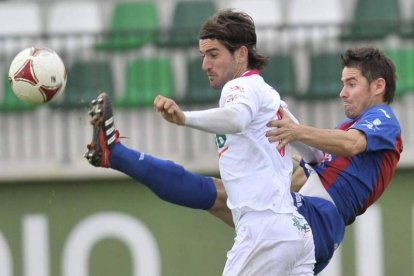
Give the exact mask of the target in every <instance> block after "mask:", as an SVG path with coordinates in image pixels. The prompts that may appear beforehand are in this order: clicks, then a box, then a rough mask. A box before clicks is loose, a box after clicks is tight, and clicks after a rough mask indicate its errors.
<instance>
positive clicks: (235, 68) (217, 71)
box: [199, 39, 244, 89]
mask: <svg viewBox="0 0 414 276" xmlns="http://www.w3.org/2000/svg"><path fill="white" fill-rule="evenodd" d="M199 48H200V53H201V57H202V59H203V64H202V69H203V70H204V71H205V72H206V73H207V76H208V80H209V81H210V86H211V87H212V88H215V89H221V88H223V86H224V85H225V84H226V83H227V82H228V81H230V80H232V79H234V78H237V77H240V76H241V74H242V73H243V72H244V71H243V69H242V68H241V66H240V64H239V63H238V62H237V59H236V56H237V55H238V50H236V51H235V52H234V53H233V54H232V53H230V51H229V50H228V49H227V48H226V47H224V46H223V44H221V43H220V42H219V41H218V40H216V39H201V40H200V41H199Z"/></svg>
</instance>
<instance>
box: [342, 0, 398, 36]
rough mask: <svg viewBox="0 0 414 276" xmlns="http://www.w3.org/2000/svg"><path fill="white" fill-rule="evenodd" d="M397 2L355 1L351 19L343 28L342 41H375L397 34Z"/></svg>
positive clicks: (379, 0)
mask: <svg viewBox="0 0 414 276" xmlns="http://www.w3.org/2000/svg"><path fill="white" fill-rule="evenodd" d="M400 20H401V12H400V5H399V0H357V1H356V4H355V9H354V15H353V19H352V21H351V22H350V24H348V25H346V26H345V27H344V30H343V33H342V34H341V39H342V40H355V41H357V40H375V39H381V38H384V37H386V36H387V35H389V34H399V28H400V23H401V22H400Z"/></svg>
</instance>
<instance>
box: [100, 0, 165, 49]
mask: <svg viewBox="0 0 414 276" xmlns="http://www.w3.org/2000/svg"><path fill="white" fill-rule="evenodd" d="M158 31H159V18H158V11H157V7H156V4H155V3H153V2H119V3H115V7H114V10H113V12H112V16H111V22H110V27H109V31H108V32H107V33H106V34H105V35H104V40H103V41H102V42H100V43H98V44H97V45H96V48H97V49H99V50H126V49H134V48H139V47H141V46H143V45H145V44H148V43H153V42H155V41H156V39H157V33H158Z"/></svg>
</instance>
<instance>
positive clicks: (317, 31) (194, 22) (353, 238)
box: [0, 0, 414, 276]
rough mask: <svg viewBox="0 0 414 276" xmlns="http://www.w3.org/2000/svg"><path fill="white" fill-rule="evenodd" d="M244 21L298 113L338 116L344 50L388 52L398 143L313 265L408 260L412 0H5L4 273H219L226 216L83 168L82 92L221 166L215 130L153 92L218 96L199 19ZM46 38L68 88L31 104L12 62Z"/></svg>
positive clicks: (183, 158) (369, 269)
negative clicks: (182, 117)
mask: <svg viewBox="0 0 414 276" xmlns="http://www.w3.org/2000/svg"><path fill="white" fill-rule="evenodd" d="M229 7H231V8H236V9H241V10H243V11H245V12H247V13H249V14H250V15H251V16H252V17H253V19H254V20H255V23H256V27H257V34H258V49H259V51H260V52H262V53H264V54H266V55H268V56H269V57H270V58H271V59H270V64H269V65H268V67H267V68H266V69H265V70H263V71H262V75H263V76H264V78H265V79H266V80H267V82H268V83H270V84H272V85H273V86H274V87H275V88H276V89H277V90H278V92H279V93H280V94H281V95H282V98H284V100H285V101H286V102H287V103H288V104H289V108H290V109H291V111H292V112H293V113H294V114H295V115H296V116H297V117H298V118H299V120H300V121H301V122H302V123H304V124H309V125H312V126H316V127H323V128H332V127H335V126H336V124H337V123H338V122H339V121H341V120H342V119H344V115H343V109H342V106H341V101H340V100H339V92H340V89H341V82H340V77H341V68H340V62H339V57H340V53H341V52H343V51H344V50H345V49H347V48H349V47H354V46H364V45H375V46H377V47H379V48H381V49H383V50H384V51H385V52H386V53H387V54H388V55H389V56H390V57H391V58H392V59H393V61H394V62H395V64H396V66H397V74H398V77H399V79H398V87H397V95H396V99H395V102H394V103H393V108H394V110H395V112H396V114H397V116H398V117H399V119H400V122H401V126H402V132H403V140H404V152H403V154H402V157H401V161H400V164H399V169H398V171H397V173H396V176H395V178H394V179H393V182H392V184H391V186H390V187H389V189H388V190H387V191H386V193H385V194H384V195H383V197H382V198H381V200H380V201H379V202H378V203H377V204H376V205H374V206H373V207H372V208H370V209H369V210H368V212H367V213H366V214H364V215H363V216H361V217H360V218H359V219H358V220H357V222H356V223H355V224H354V225H353V226H351V227H348V229H347V233H346V238H345V241H344V243H343V245H341V247H340V248H339V249H338V250H337V252H336V255H335V258H334V260H333V261H332V263H331V264H330V265H329V267H328V268H327V269H326V270H325V271H324V272H323V273H322V274H321V275H324V276H328V275H331V276H348V275H349V276H352V275H356V276H365V275H373V276H391V275H407V276H408V275H414V268H413V263H414V254H413V251H414V241H413V232H414V188H413V183H412V179H414V170H413V168H414V0H255V1H253V0H220V1H219V0H216V1H213V0H204V1H202V0H191V1H190V0H185V1H184V0H153V1H148V0H147V1H129V2H124V1H112V0H99V1H98V0H88V1H80V0H67V1H64V0H37V1H35V0H32V1H28V0H26V1H19V0H9V1H4V0H3V1H0V276H11V275H24V276H49V275H62V276H84V275H94V276H98V275H99V276H107V275H108V276H109V275H116V276H121V275H125V276H126V275H134V276H135V275H144V276H147V275H148V276H152V275H180V276H186V275H221V272H222V268H223V266H224V262H225V256H226V251H227V250H228V249H229V248H230V247H231V245H232V243H233V236H234V235H233V230H232V229H231V228H229V227H228V226H226V225H224V224H223V223H221V222H220V221H218V220H216V219H215V218H213V217H212V216H210V215H208V214H207V213H206V212H203V211H199V210H190V209H185V208H182V207H177V206H174V205H171V204H168V203H165V202H162V201H161V200H159V199H158V198H156V197H155V196H154V195H153V194H151V193H150V192H149V191H148V190H147V189H146V188H145V187H143V186H142V185H140V184H139V183H134V182H133V181H131V180H130V179H128V178H127V177H125V176H124V175H122V174H120V173H117V172H114V171H110V170H106V169H97V168H93V167H91V166H90V165H89V164H88V163H87V161H86V160H85V159H83V153H84V152H85V149H86V147H85V146H86V144H87V143H89V142H90V139H91V137H92V131H91V127H90V125H89V118H88V115H87V110H88V103H89V101H90V100H91V99H92V98H94V97H96V95H97V94H98V93H99V92H101V91H105V92H108V93H109V94H110V95H111V96H112V99H113V102H114V108H115V125H116V127H117V128H118V129H119V130H120V133H121V135H122V136H126V137H127V138H125V139H123V140H122V142H123V143H125V144H126V145H129V146H131V147H134V148H137V149H139V150H141V151H143V152H146V153H149V154H152V155H155V156H158V157H162V158H165V159H170V160H173V161H175V162H177V163H180V164H182V165H184V166H185V167H186V168H188V169H190V170H192V171H195V172H199V173H203V174H210V175H217V174H218V167H217V157H216V151H215V146H214V140H213V136H212V135H210V134H205V133H202V132H200V131H196V130H191V129H186V128H179V127H176V126H173V125H169V124H168V123H166V122H164V121H163V120H162V119H161V118H160V116H159V115H158V114H156V112H154V110H153V108H152V100H153V98H154V97H155V95H157V94H163V95H166V96H169V97H173V98H174V99H176V100H177V102H179V103H181V104H182V105H183V106H184V107H185V109H187V110H191V109H204V108H208V107H212V106H215V105H216V104H217V100H218V98H219V92H218V91H213V90H211V89H210V88H209V85H208V81H207V78H206V76H205V74H204V73H203V72H202V70H201V60H200V55H199V52H198V39H197V34H198V30H199V27H200V25H201V24H202V23H203V21H204V20H205V19H206V18H207V17H208V16H210V15H212V14H213V13H214V12H215V11H216V10H218V9H221V8H229ZM30 46H46V47H49V48H52V49H53V50H55V51H56V52H57V53H58V54H59V55H60V56H61V57H62V59H63V60H64V62H65V64H66V66H67V70H68V83H67V86H66V89H65V92H64V93H62V94H61V95H60V97H59V98H57V99H56V100H55V101H53V102H52V103H49V104H47V105H41V106H29V105H26V104H24V103H23V102H21V101H19V100H18V99H17V98H16V97H15V96H14V94H13V93H12V92H11V88H10V86H9V84H8V80H7V73H8V68H9V65H10V62H11V60H12V59H13V57H14V56H15V55H16V54H17V53H18V52H20V51H21V50H22V49H24V48H26V47H30Z"/></svg>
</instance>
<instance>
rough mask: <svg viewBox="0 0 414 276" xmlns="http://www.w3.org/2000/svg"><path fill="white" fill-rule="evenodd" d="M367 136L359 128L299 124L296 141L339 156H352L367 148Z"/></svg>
mask: <svg viewBox="0 0 414 276" xmlns="http://www.w3.org/2000/svg"><path fill="white" fill-rule="evenodd" d="M362 139H365V136H364V135H363V134H362V133H360V132H359V131H358V130H352V131H343V130H339V129H320V128H314V127H309V126H303V125H301V126H299V128H298V131H297V136H296V139H295V140H296V141H300V142H302V143H304V144H307V145H309V146H311V147H314V148H317V149H320V150H322V151H324V152H328V153H332V154H335V155H338V156H352V155H355V154H358V153H360V152H362V151H363V150H365V143H364V142H365V141H362Z"/></svg>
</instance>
